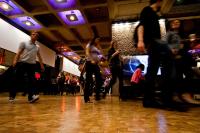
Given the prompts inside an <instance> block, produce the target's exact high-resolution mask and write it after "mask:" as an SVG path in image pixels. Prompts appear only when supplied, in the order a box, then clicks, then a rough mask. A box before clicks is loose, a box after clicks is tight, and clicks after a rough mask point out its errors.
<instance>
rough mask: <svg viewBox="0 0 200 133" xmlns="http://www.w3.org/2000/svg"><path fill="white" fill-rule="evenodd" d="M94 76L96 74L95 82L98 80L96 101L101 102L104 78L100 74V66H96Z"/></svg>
mask: <svg viewBox="0 0 200 133" xmlns="http://www.w3.org/2000/svg"><path fill="white" fill-rule="evenodd" d="M94 74H95V80H96V100H100V90H101V87H102V83H103V80H102V77H101V73H100V68H99V66H98V65H95V66H94Z"/></svg>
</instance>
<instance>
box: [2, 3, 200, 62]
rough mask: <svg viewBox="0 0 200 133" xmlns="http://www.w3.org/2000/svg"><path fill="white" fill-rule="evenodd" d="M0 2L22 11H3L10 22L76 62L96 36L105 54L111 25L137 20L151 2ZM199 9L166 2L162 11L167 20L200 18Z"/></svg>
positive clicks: (183, 4)
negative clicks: (35, 35) (27, 22)
mask: <svg viewBox="0 0 200 133" xmlns="http://www.w3.org/2000/svg"><path fill="white" fill-rule="evenodd" d="M58 1H59V0H58ZM0 2H12V3H13V4H14V5H13V6H12V8H14V9H15V6H16V7H17V8H19V9H16V11H15V12H11V13H7V12H5V11H1V10H0V12H1V13H2V14H4V15H5V16H6V17H7V18H8V19H10V20H12V21H14V22H15V23H17V24H18V25H19V26H21V27H23V28H24V29H25V30H27V31H31V30H35V29H37V30H38V31H39V32H40V38H42V39H43V40H45V45H46V46H48V47H50V48H51V49H53V50H55V51H57V52H58V53H60V54H63V55H65V56H67V57H68V58H70V59H71V60H75V62H76V60H78V59H79V58H80V57H81V56H84V55H85V52H84V49H85V46H86V44H87V43H88V41H89V40H90V39H91V38H92V37H93V36H94V35H98V36H99V37H101V46H102V49H103V50H104V51H105V50H106V49H107V48H108V47H109V42H110V40H111V24H112V22H114V21H127V20H137V18H138V17H139V13H140V12H141V10H142V8H143V7H145V6H147V5H148V4H149V0H64V2H56V0H0ZM199 7H200V0H192V1H191V0H190V1H189V0H163V7H162V9H161V11H162V12H163V13H164V14H165V16H166V17H168V18H177V17H178V18H180V17H181V18H184V19H187V18H188V17H189V18H200V8H199ZM71 15H72V16H71ZM73 15H74V16H73ZM19 18H20V20H19ZM70 19H72V20H73V21H70ZM26 20H28V21H31V23H29V25H31V26H32V28H30V27H31V26H27V25H25V23H26ZM20 21H21V23H20ZM68 52H70V54H68ZM72 52H74V54H72Z"/></svg>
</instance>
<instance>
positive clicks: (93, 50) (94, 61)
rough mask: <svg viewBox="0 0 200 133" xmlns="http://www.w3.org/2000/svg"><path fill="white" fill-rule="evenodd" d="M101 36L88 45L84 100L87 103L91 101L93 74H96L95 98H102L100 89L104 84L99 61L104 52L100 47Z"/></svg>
mask: <svg viewBox="0 0 200 133" xmlns="http://www.w3.org/2000/svg"><path fill="white" fill-rule="evenodd" d="M99 43H100V38H93V39H92V40H91V42H90V43H88V44H87V46H86V64H85V72H86V83H85V88H84V100H85V103H89V102H91V101H90V98H89V96H90V90H91V83H92V82H93V77H92V76H93V74H94V75H95V81H96V82H95V86H96V87H95V88H96V90H95V92H96V95H95V100H100V89H101V85H102V78H101V73H100V68H99V66H98V63H99V62H100V60H101V58H102V52H101V50H100V48H99Z"/></svg>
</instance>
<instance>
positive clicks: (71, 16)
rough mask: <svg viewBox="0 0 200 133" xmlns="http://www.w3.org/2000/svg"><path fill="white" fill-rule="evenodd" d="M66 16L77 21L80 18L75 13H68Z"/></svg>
mask: <svg viewBox="0 0 200 133" xmlns="http://www.w3.org/2000/svg"><path fill="white" fill-rule="evenodd" d="M66 17H67V19H68V20H69V21H77V20H78V18H77V16H76V15H75V14H70V15H66Z"/></svg>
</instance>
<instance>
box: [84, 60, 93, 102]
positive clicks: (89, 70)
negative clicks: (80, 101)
mask: <svg viewBox="0 0 200 133" xmlns="http://www.w3.org/2000/svg"><path fill="white" fill-rule="evenodd" d="M85 67H86V68H85V69H86V83H85V88H84V100H85V102H86V103H87V102H89V101H90V98H89V95H90V83H91V82H92V81H93V80H92V73H93V71H92V64H91V62H88V61H87V62H86V66H85Z"/></svg>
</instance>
